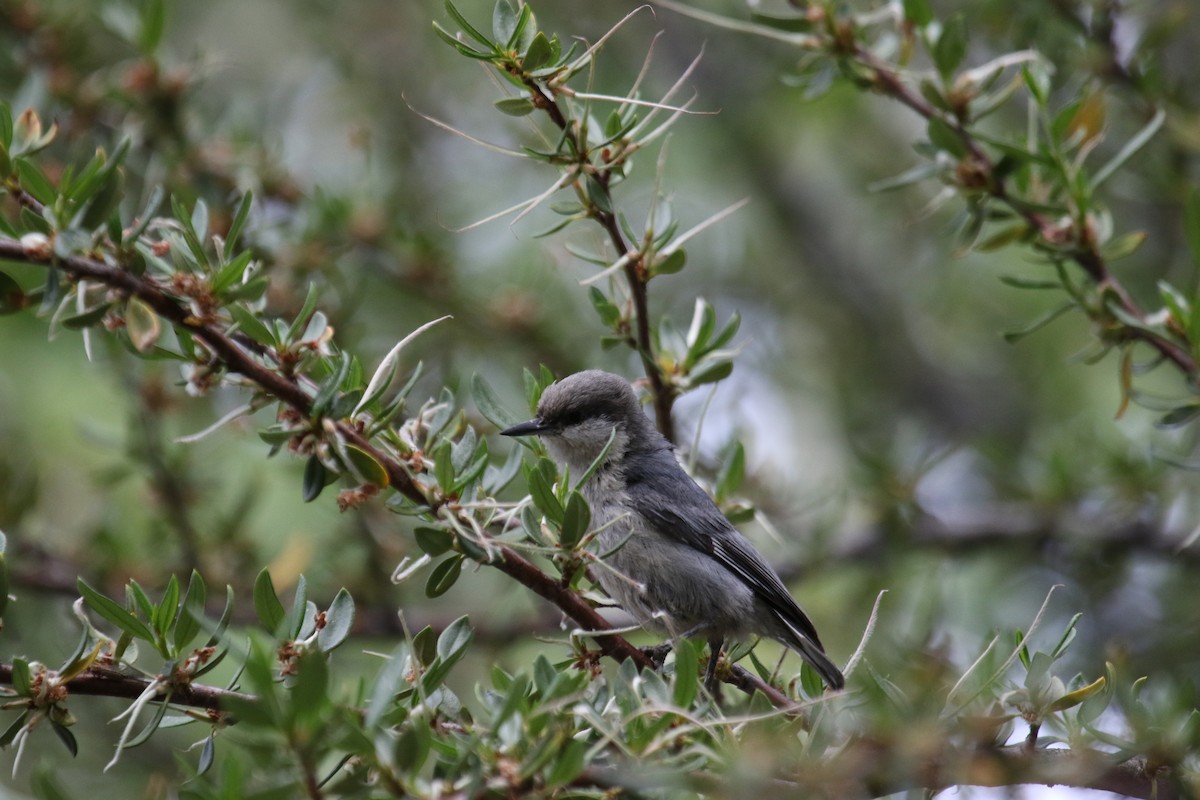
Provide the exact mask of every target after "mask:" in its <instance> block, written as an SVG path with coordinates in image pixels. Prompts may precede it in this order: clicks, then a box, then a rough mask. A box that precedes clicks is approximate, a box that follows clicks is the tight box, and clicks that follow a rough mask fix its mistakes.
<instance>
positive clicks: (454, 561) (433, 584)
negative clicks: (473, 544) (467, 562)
mask: <svg viewBox="0 0 1200 800" xmlns="http://www.w3.org/2000/svg"><path fill="white" fill-rule="evenodd" d="M462 563H463V557H462V556H461V555H459V554H457V553H455V554H454V555H452V556H450V557H449V558H447V559H446V560H445V561H442V562H440V563H439V564H438V565H437V566H436V567H434V568H433V570H432V571H431V572H430V573H429V579H428V580H427V581H425V596H426V597H441V596H442V595H444V594H445V593H446V592H448V591H450V587H452V586H453V585H454V584H455V582H456V581H457V580H458V576H459V575H460V574H461V573H462Z"/></svg>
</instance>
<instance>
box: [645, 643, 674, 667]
mask: <svg viewBox="0 0 1200 800" xmlns="http://www.w3.org/2000/svg"><path fill="white" fill-rule="evenodd" d="M642 652H643V653H645V654H646V656H647V657H648V658H649V659H650V660H651V661H653V662H654V669H655V670H656V671H657V672H662V668H663V664H664V663H666V660H667V656H668V655H670V653H671V643H670V642H663V643H662V644H657V645H655V646H654V647H643V648H642Z"/></svg>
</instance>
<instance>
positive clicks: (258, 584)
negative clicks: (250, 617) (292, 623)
mask: <svg viewBox="0 0 1200 800" xmlns="http://www.w3.org/2000/svg"><path fill="white" fill-rule="evenodd" d="M254 613H255V614H257V615H258V620H259V622H261V623H262V625H263V627H264V628H266V629H267V632H268V633H270V634H271V635H272V636H273V635H275V634H276V633H277V632H278V631H279V626H280V624H281V623H282V622H283V618H284V611H283V603H281V602H279V595H277V594H275V584H274V583H273V582H272V581H271V573H270V572H268V571H267V570H266V569H263V571H262V572H260V573H258V577H257V578H255V579H254Z"/></svg>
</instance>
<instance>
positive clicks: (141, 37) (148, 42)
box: [137, 0, 167, 56]
mask: <svg viewBox="0 0 1200 800" xmlns="http://www.w3.org/2000/svg"><path fill="white" fill-rule="evenodd" d="M166 22H167V10H166V2H165V0H142V14H141V23H142V26H141V30H140V31H139V32H138V40H137V45H138V49H139V50H141V51H142V54H143V55H147V56H148V55H151V54H153V53H154V51H155V50H156V49H158V44H159V42H161V41H162V35H163V30H164V29H165V28H166Z"/></svg>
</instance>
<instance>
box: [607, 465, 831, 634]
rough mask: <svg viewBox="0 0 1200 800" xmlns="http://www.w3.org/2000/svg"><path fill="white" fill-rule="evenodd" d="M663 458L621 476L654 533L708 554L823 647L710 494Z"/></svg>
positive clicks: (632, 502) (785, 621)
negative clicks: (665, 489) (640, 470)
mask: <svg viewBox="0 0 1200 800" xmlns="http://www.w3.org/2000/svg"><path fill="white" fill-rule="evenodd" d="M666 458H668V459H669V460H670V463H669V464H666V463H663V464H652V465H651V466H650V468H649V469H648V470H647V472H646V473H643V474H634V475H630V474H627V475H626V480H627V484H626V490H627V492H628V494H629V501H630V503H631V505H632V506H633V507H634V509H635V510H636V511H637V512H638V513H639V514H641V515H642V516H643V517H644V518H645V519H646V521H647V522H649V523H650V524H651V525H653V526H654V529H655V530H656V531H658V532H659V533H660V534H662V535H664V536H669V537H671V538H673V539H675V540H677V541H680V542H683V543H684V544H686V545H688V546H689V547H693V548H695V549H696V550H699V551H701V552H703V553H707V554H708V555H710V556H712V558H713V559H714V560H715V561H716V562H717V563H719V564H721V565H722V566H723V567H725V568H726V569H728V570H729V571H730V572H732V573H733V574H734V575H736V576H737V577H738V578H739V579H740V580H741V581H742V582H743V583H745V584H746V585H747V586H749V587H750V589H751V590H753V592H754V594H755V595H756V596H757V597H758V598H759V599H760V600H762V601H763V602H764V603H766V604H767V605H768V606H769V607H770V608H771V609H772V610H773V611H775V613H776V614H778V615H779V618H780V620H781V621H782V622H784V623H786V624H787V625H788V626H789V627H791V628H793V629H794V630H795V631H796V632H797V633H798V634H800V635H802V636H805V637H807V638H808V639H810V640H811V641H812V642H813V643H814V644H816V645H817V647H818V648H821V649H824V648H823V647H822V646H821V640H820V638H819V637H818V636H817V629H816V628H815V627H814V626H813V624H812V621H811V620H809V618H808V617H807V616H806V615H805V613H804V612H803V611H802V610H801V609H800V606H798V605H796V601H795V600H794V599H792V596H791V594H790V593H789V592H788V590H787V587H785V586H784V585H783V581H781V580H780V579H779V576H778V575H776V574H775V570H773V569H771V566H770V565H769V564H767V562H766V561H764V560H763V557H762V556H761V555H759V553H758V551H757V550H755V549H754V545H752V544H751V543H750V541H749V540H748V539H746V537H744V536H742V534H741V533H739V532H738V531H737V529H736V528H734V527H733V525H731V524H730V522H729V520H727V519H726V518H725V515H724V514H722V513H721V510H720V509H719V508H717V505H716V503H714V502H713V501H712V498H710V497H709V496H708V495H707V494H706V493H705V492H704V490H703V489H701V488H700V487H699V486H698V485H696V483H695V482H694V481H693V480H692V479H691V478H690V477H688V475H687V474H686V473H684V472H683V470H682V469H680V467H679V465H678V464H676V463H675V459H674V457H672V456H671V455H670V454H669V453H668V454H666ZM655 471H663V472H666V471H678V475H677V476H676V475H670V476H669V477H670V478H674V480H654V477H655V476H654V475H653V474H652V473H653V472H655ZM659 477H668V476H659ZM663 485H668V486H670V487H671V489H672V493H671V496H669V497H668V496H667V495H666V493H665V492H663V491H662V489H660V488H658V487H661V486H663Z"/></svg>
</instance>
